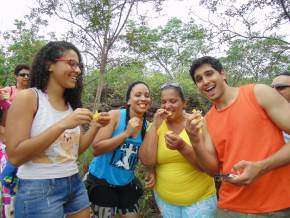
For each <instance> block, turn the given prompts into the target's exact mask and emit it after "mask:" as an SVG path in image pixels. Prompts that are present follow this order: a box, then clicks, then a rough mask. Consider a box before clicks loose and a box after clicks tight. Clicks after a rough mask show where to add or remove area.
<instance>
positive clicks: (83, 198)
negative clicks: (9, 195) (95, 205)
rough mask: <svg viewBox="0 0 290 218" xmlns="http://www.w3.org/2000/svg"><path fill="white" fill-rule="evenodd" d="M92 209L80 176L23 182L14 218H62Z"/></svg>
mask: <svg viewBox="0 0 290 218" xmlns="http://www.w3.org/2000/svg"><path fill="white" fill-rule="evenodd" d="M89 206H90V203H89V199H88V195H87V191H86V188H85V185H84V184H83V182H82V180H81V177H80V175H79V174H78V173H77V174H75V175H72V176H69V177H64V178H57V179H20V180H19V184H18V191H17V193H16V200H15V211H14V213H15V218H22V217H25V218H63V217H64V216H65V215H69V214H73V213H76V212H78V211H81V210H83V209H85V208H88V207H89Z"/></svg>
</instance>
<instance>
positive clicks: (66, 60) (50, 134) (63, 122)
mask: <svg viewBox="0 0 290 218" xmlns="http://www.w3.org/2000/svg"><path fill="white" fill-rule="evenodd" d="M82 76H83V67H82V58H81V55H80V52H79V50H78V49H77V48H76V47H75V46H74V45H73V44H71V43H69V42H64V41H56V42H49V43H48V44H46V45H45V46H44V47H42V48H41V49H40V50H39V51H38V53H37V54H36V56H35V58H34V61H33V64H32V70H31V87H32V88H31V89H27V90H24V91H22V92H20V93H18V95H17V96H16V98H15V100H14V101H13V103H12V106H11V107H10V109H9V114H8V118H7V127H6V128H7V130H6V133H7V152H8V156H9V160H10V162H11V163H12V164H13V165H15V166H19V169H18V173H17V176H18V177H19V185H18V191H17V194H16V201H15V217H16V218H20V217H27V218H33V217H37V218H56V217H57V218H58V217H59V218H62V217H69V218H75V217H76V218H77V217H80V218H83V217H87V218H88V217H89V216H90V210H89V200H88V197H87V192H86V189H85V187H84V184H83V182H82V181H81V178H80V176H79V172H78V165H77V162H76V160H77V158H78V155H79V154H81V153H82V152H84V151H85V150H86V149H87V148H88V147H89V145H90V143H91V142H92V140H93V139H94V137H95V135H96V133H97V132H98V130H99V129H100V128H101V127H103V126H105V125H107V124H108V123H109V121H110V117H109V115H108V114H107V113H101V115H100V117H99V119H98V120H97V121H94V120H93V114H92V113H91V112H90V111H89V110H88V109H85V108H82V103H81V92H82ZM82 124H90V128H89V130H88V131H86V132H84V131H81V129H80V125H82Z"/></svg>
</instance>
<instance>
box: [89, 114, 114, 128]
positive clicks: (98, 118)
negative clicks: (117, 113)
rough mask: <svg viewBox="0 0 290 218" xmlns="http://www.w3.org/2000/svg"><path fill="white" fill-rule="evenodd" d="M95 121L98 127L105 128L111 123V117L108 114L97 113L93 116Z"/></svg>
mask: <svg viewBox="0 0 290 218" xmlns="http://www.w3.org/2000/svg"><path fill="white" fill-rule="evenodd" d="M93 121H95V122H96V124H97V126H98V127H104V126H106V125H108V124H109V123H110V121H111V117H110V115H109V113H108V112H100V113H99V112H96V113H95V114H94V116H93Z"/></svg>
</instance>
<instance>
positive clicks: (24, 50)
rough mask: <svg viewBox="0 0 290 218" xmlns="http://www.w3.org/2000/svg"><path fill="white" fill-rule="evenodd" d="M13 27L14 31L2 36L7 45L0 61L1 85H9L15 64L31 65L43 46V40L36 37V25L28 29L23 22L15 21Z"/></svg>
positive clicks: (3, 49)
mask: <svg viewBox="0 0 290 218" xmlns="http://www.w3.org/2000/svg"><path fill="white" fill-rule="evenodd" d="M15 27H16V29H14V30H12V31H7V32H4V33H3V34H2V37H3V40H4V41H5V42H6V43H5V44H6V45H7V46H6V47H3V48H2V58H3V60H1V61H0V62H1V63H0V64H1V65H2V66H1V67H0V70H1V74H2V75H4V78H3V79H4V81H3V82H2V84H3V85H4V84H5V85H8V84H11V83H12V80H13V79H14V78H13V73H12V72H13V70H14V67H15V66H16V65H17V64H31V63H32V60H33V57H34V55H35V54H36V52H37V51H38V50H39V49H40V48H41V47H42V46H43V44H44V40H41V36H39V35H38V30H39V29H38V26H37V25H33V27H31V28H28V27H27V24H26V23H25V22H24V21H22V20H15ZM0 56H1V55H0ZM0 59H1V58H0Z"/></svg>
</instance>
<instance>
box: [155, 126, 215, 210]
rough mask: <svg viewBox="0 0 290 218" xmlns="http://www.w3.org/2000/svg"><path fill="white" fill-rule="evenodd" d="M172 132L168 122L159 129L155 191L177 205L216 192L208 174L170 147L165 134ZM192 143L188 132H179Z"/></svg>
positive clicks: (190, 202) (189, 203)
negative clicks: (197, 168) (167, 145)
mask: <svg viewBox="0 0 290 218" xmlns="http://www.w3.org/2000/svg"><path fill="white" fill-rule="evenodd" d="M167 131H169V129H168V127H167V125H166V123H165V122H163V123H162V124H161V126H160V127H159V128H158V130H157V135H158V150H157V165H156V185H155V190H156V191H157V193H158V195H159V196H160V197H161V199H163V200H165V201H167V202H168V203H171V204H175V205H181V206H186V205H191V204H193V203H195V202H197V201H200V200H203V199H207V198H208V197H210V196H212V195H213V194H214V193H215V185H214V180H213V178H211V177H210V176H208V175H207V174H206V173H203V172H200V171H199V170H196V169H195V168H194V167H193V166H192V165H191V164H190V163H189V162H188V161H187V160H186V159H185V158H184V157H183V156H182V154H181V153H180V152H179V151H177V150H170V149H168V148H167V147H166V143H165V138H164V135H165V133H166V132H167ZM179 136H180V137H181V138H183V140H184V141H185V142H186V143H187V144H190V140H189V137H188V135H187V133H186V131H185V129H183V130H182V132H181V133H180V134H179Z"/></svg>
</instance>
